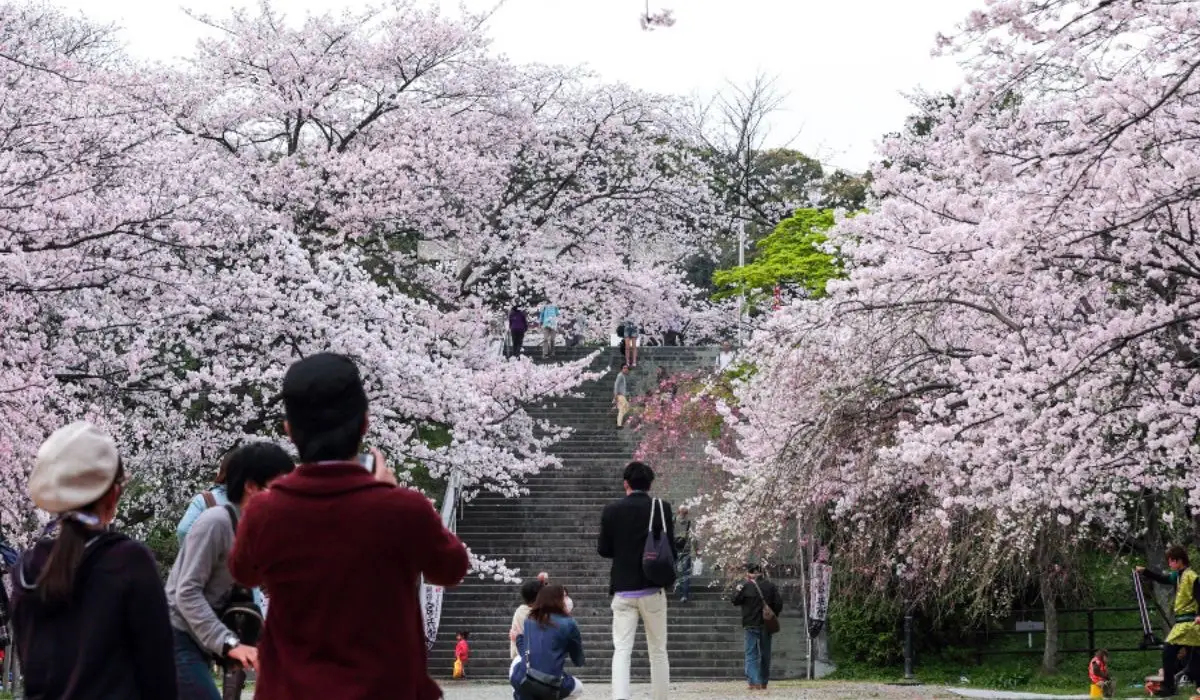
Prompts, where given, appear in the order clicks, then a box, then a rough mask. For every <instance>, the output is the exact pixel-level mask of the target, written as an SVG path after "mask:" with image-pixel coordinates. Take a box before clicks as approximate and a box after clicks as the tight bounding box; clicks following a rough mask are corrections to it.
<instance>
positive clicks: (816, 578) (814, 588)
mask: <svg viewBox="0 0 1200 700" xmlns="http://www.w3.org/2000/svg"><path fill="white" fill-rule="evenodd" d="M832 578H833V567H832V566H830V565H828V564H826V563H825V562H823V561H814V562H813V564H812V570H811V578H810V579H809V589H808V677H809V679H812V678H815V677H816V670H817V669H816V666H817V664H816V659H815V658H814V653H813V649H814V640H815V639H816V638H817V637H818V636H819V635H820V634H821V630H822V629H823V628H824V627H825V620H826V619H827V618H828V617H829V585H830V581H831V580H832Z"/></svg>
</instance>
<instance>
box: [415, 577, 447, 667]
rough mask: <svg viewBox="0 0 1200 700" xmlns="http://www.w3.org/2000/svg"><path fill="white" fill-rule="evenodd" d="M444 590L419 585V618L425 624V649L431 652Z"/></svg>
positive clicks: (440, 618) (427, 585)
mask: <svg viewBox="0 0 1200 700" xmlns="http://www.w3.org/2000/svg"><path fill="white" fill-rule="evenodd" d="M445 592H446V589H444V588H442V587H441V586H430V585H429V584H427V583H424V582H422V583H421V617H422V618H423V621H424V623H425V648H426V649H427V650H429V651H432V650H433V643H434V642H436V641H437V633H438V623H440V622H441V620H442V594H443V593H445Z"/></svg>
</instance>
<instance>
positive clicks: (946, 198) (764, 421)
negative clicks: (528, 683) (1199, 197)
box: [710, 0, 1200, 666]
mask: <svg viewBox="0 0 1200 700" xmlns="http://www.w3.org/2000/svg"><path fill="white" fill-rule="evenodd" d="M1198 12H1200V8H1198V7H1197V5H1196V4H1195V3H1194V2H1182V1H1180V2H1171V1H1166V2H1160V3H1113V2H1107V1H1104V0H1100V1H1087V0H1083V1H1074V0H996V1H994V2H991V3H989V5H988V8H987V9H986V10H985V11H979V12H976V13H973V14H972V15H971V16H970V18H969V19H968V20H967V21H966V23H965V24H964V25H963V27H962V30H961V32H960V33H959V34H958V35H957V36H956V37H954V38H952V39H945V40H943V41H942V42H941V44H942V46H943V48H944V50H947V51H951V52H954V53H956V54H957V55H958V56H959V57H960V58H961V60H962V61H963V63H964V66H965V67H966V69H967V79H966V84H965V85H964V86H963V87H962V88H961V89H960V90H958V91H956V92H955V93H954V94H953V95H952V96H951V97H950V99H947V100H933V99H929V100H925V101H924V103H925V104H926V105H927V111H926V112H925V113H923V114H922V115H920V116H921V118H920V119H919V120H917V121H915V122H914V124H913V127H914V128H910V129H909V130H907V131H906V132H905V133H902V134H900V135H898V136H895V137H893V138H889V139H888V140H887V141H886V142H885V143H884V145H883V152H882V156H883V158H884V161H883V163H882V164H881V166H880V167H879V168H877V169H876V170H875V171H874V173H873V174H874V176H875V180H874V188H875V192H876V195H877V196H878V198H879V202H878V205H877V206H874V207H872V211H871V212H870V213H868V214H865V215H862V216H859V217H855V218H854V219H851V220H847V221H845V222H843V223H842V224H841V225H839V226H838V227H837V228H836V229H835V230H834V232H833V234H832V236H831V242H833V243H835V244H836V245H837V246H838V248H839V250H840V251H841V252H842V254H843V255H844V256H845V258H846V260H847V262H848V270H849V274H850V276H849V279H848V280H847V281H845V282H831V283H830V285H829V289H830V292H831V294H830V298H829V299H827V300H822V301H815V302H800V303H796V304H793V305H792V306H791V307H790V308H787V309H784V310H783V311H781V312H780V313H778V314H777V315H776V316H775V317H773V318H772V319H771V321H770V322H769V323H768V324H767V327H765V328H764V329H763V330H762V331H761V332H760V333H759V334H758V335H757V336H756V338H755V342H754V348H753V349H751V350H750V353H749V354H750V356H751V357H750V361H751V362H754V363H755V364H756V367H757V369H758V372H757V374H755V375H753V376H752V377H751V378H750V379H749V380H748V381H747V382H746V383H745V384H744V385H743V386H742V387H741V388H740V390H739V394H738V395H739V405H740V411H741V412H742V419H741V421H740V423H739V430H740V431H741V433H742V434H741V436H740V439H739V441H738V453H737V454H732V455H729V461H728V462H727V468H728V469H729V470H730V471H731V472H732V473H733V474H734V475H735V476H736V486H735V488H734V489H733V490H732V491H731V495H730V496H729V497H728V498H727V499H725V504H724V506H723V510H721V511H720V512H719V513H718V514H717V515H716V516H714V517H713V518H711V521H710V524H711V526H713V527H714V528H716V529H717V530H719V531H721V530H723V528H729V530H728V532H729V534H730V537H729V539H728V540H726V544H727V545H728V546H729V547H731V548H734V549H736V547H737V545H736V543H735V542H734V541H733V538H732V532H733V529H732V528H733V525H732V523H733V522H734V521H733V520H732V518H733V516H734V514H735V506H734V504H735V503H739V502H740V503H749V504H752V505H751V507H753V508H756V509H758V511H757V512H761V513H762V514H763V516H764V517H763V519H762V520H761V522H764V523H766V525H764V528H763V532H762V533H759V534H760V537H759V538H758V540H759V541H760V542H761V543H762V544H763V546H769V545H770V541H771V540H772V537H773V535H774V534H777V532H778V529H779V526H777V525H775V522H777V520H778V519H777V518H775V519H772V518H768V517H766V516H767V515H784V514H787V513H788V512H789V511H790V512H796V511H802V512H811V511H814V510H815V511H819V512H821V513H824V514H827V515H828V517H830V518H832V519H833V521H834V522H836V523H837V524H838V527H839V528H840V531H841V532H842V533H843V537H842V539H841V544H842V545H843V550H842V551H843V553H846V552H847V551H854V550H857V552H858V553H859V554H860V555H862V554H865V553H868V552H872V551H873V553H874V554H876V555H879V556H878V558H877V559H876V560H875V561H878V562H882V563H883V564H882V565H881V566H877V567H876V569H875V571H876V573H877V576H874V577H871V578H872V580H874V581H876V583H877V584H878V587H877V589H878V590H888V591H890V593H892V594H894V593H895V592H896V589H895V588H894V586H895V585H897V581H899V582H900V584H901V585H902V586H903V587H904V595H906V596H910V597H911V599H914V600H915V599H921V598H928V597H930V596H933V595H936V594H938V593H940V592H945V591H947V590H951V589H954V588H956V587H957V588H958V589H960V590H967V591H969V592H970V593H971V594H972V595H973V596H974V600H975V601H977V602H979V603H980V605H981V606H982V607H986V603H987V601H988V600H992V599H994V596H995V595H1003V594H1005V593H1006V591H1007V590H1011V587H1013V586H1023V585H1025V584H1026V583H1028V582H1033V583H1036V584H1037V585H1040V586H1041V589H1042V597H1043V600H1044V602H1045V603H1046V604H1047V606H1048V607H1051V608H1052V607H1053V605H1054V600H1055V598H1056V597H1057V595H1058V594H1059V592H1060V591H1061V590H1062V586H1063V585H1065V584H1064V583H1063V581H1062V572H1064V571H1069V570H1070V565H1071V561H1072V558H1073V556H1074V555H1075V554H1077V553H1078V552H1079V551H1080V545H1081V544H1086V543H1088V542H1092V541H1095V540H1096V538H1106V539H1109V538H1111V539H1115V540H1116V541H1117V542H1121V543H1134V542H1138V543H1140V544H1141V545H1142V546H1144V547H1146V548H1147V550H1148V552H1147V553H1148V554H1150V553H1156V552H1157V551H1161V544H1162V543H1161V542H1149V541H1146V540H1145V539H1144V535H1146V534H1147V533H1148V532H1150V531H1151V530H1154V531H1157V526H1158V525H1159V524H1160V523H1157V522H1156V523H1154V525H1155V527H1154V528H1148V523H1147V522H1146V518H1147V516H1148V515H1150V514H1153V517H1155V518H1161V517H1163V516H1164V515H1166V516H1167V517H1168V518H1169V517H1170V516H1171V515H1172V511H1173V514H1174V515H1175V516H1176V518H1177V519H1178V520H1183V518H1182V517H1180V516H1184V515H1186V514H1187V513H1190V509H1191V508H1194V507H1195V506H1196V504H1197V499H1200V489H1198V488H1197V482H1196V480H1195V478H1194V476H1191V473H1192V471H1193V469H1194V467H1195V461H1196V441H1195V436H1196V429H1197V417H1198V416H1197V413H1198V410H1200V409H1197V403H1196V402H1197V396H1196V389H1197V386H1198V384H1197V381H1196V378H1195V366H1196V359H1195V358H1196V348H1195V339H1194V333H1195V331H1194V325H1195V321H1196V318H1197V316H1196V309H1197V306H1196V304H1197V297H1196V294H1197V292H1198V291H1200V286H1197V284H1196V280H1197V269H1196V266H1195V260H1194V257H1195V256H1194V252H1195V251H1194V248H1195V246H1194V238H1193V237H1194V221H1195V219H1194V217H1195V212H1194V211H1193V210H1194V202H1195V199H1196V197H1195V195H1196V192H1197V191H1198V190H1197V186H1198V185H1200V161H1198V160H1197V158H1198V156H1197V155H1196V154H1197V149H1196V145H1197V140H1198V138H1200V131H1197V127H1196V123H1197V122H1196V119H1195V116H1196V114H1197V113H1198V111H1200V97H1198V96H1200V91H1198V90H1197V87H1200V75H1198V74H1197V68H1198V67H1200V63H1198V62H1197V59H1196V54H1195V51H1194V50H1193V47H1194V44H1195V42H1196V41H1197V39H1198V38H1200V21H1197V20H1198V19H1200V16H1198ZM738 499H741V500H740V501H739V500H738ZM736 515H737V521H736V522H738V523H743V524H744V523H745V522H746V521H747V515H746V513H745V511H744V510H740V511H737V513H736ZM750 520H752V521H753V520H754V518H750ZM710 551H711V548H710ZM731 551H732V550H731ZM966 560H969V561H970V562H971V563H972V565H971V566H967V567H964V566H963V564H964V562H965V561H966ZM860 561H862V562H868V561H869V557H865V556H863V557H862V558H861V559H860ZM889 586H891V587H892V588H888V587H889ZM1046 662H1047V665H1048V666H1050V665H1052V662H1053V650H1052V649H1050V648H1049V647H1048V649H1047V658H1046Z"/></svg>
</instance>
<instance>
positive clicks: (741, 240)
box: [737, 223, 747, 350]
mask: <svg viewBox="0 0 1200 700" xmlns="http://www.w3.org/2000/svg"><path fill="white" fill-rule="evenodd" d="M746 226H747V224H745V223H743V224H742V226H741V229H739V230H738V271H739V272H744V270H742V268H744V267H745V266H746ZM745 314H746V279H745V277H743V278H742V286H741V291H740V293H739V294H738V333H737V341H738V350H741V349H742V333H743V330H742V329H743V328H745V326H746V324H745V320H744V317H745Z"/></svg>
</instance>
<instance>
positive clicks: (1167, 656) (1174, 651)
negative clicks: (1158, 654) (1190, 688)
mask: <svg viewBox="0 0 1200 700" xmlns="http://www.w3.org/2000/svg"><path fill="white" fill-rule="evenodd" d="M1184 650H1186V651H1188V652H1190V653H1189V654H1188V655H1187V659H1185V660H1183V661H1180V660H1179V652H1180V651H1184ZM1162 666H1163V683H1162V687H1163V690H1164V691H1167V692H1174V691H1175V690H1176V688H1175V676H1177V675H1178V674H1179V672H1180V671H1182V670H1183V669H1184V668H1187V675H1188V678H1189V679H1190V680H1191V681H1192V682H1193V683H1195V682H1196V681H1197V679H1200V647H1186V646H1182V645H1180V644H1163V656H1162Z"/></svg>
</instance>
